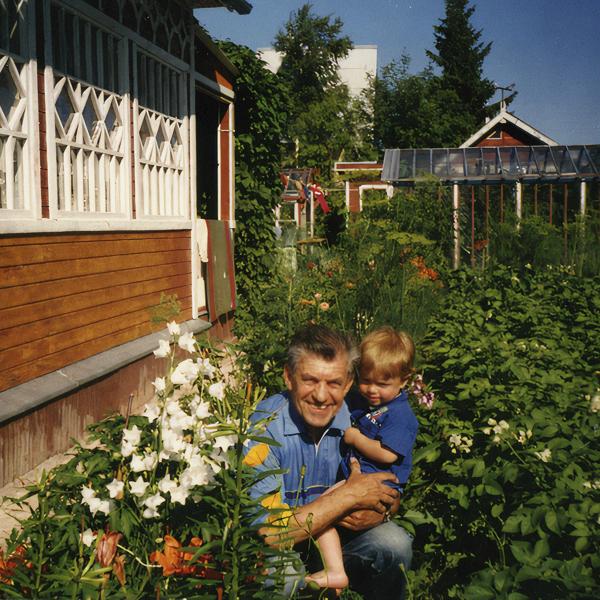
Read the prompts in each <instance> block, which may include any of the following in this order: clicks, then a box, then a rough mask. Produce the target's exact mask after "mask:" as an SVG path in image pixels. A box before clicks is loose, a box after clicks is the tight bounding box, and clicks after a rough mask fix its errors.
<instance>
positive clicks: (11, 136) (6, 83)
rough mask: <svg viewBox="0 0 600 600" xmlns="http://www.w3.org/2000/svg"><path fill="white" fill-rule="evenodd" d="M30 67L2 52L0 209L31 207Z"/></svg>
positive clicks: (0, 71) (0, 65)
mask: <svg viewBox="0 0 600 600" xmlns="http://www.w3.org/2000/svg"><path fill="white" fill-rule="evenodd" d="M27 103H28V93H27V66H26V65H25V63H23V62H16V60H14V59H13V58H11V57H9V56H3V55H2V54H1V53H0V209H9V210H15V209H16V210H27V209H28V208H29V206H30V196H31V194H30V187H31V186H30V177H29V176H28V175H27V174H28V173H30V172H31V166H30V160H29V149H28V144H29V136H28V130H27Z"/></svg>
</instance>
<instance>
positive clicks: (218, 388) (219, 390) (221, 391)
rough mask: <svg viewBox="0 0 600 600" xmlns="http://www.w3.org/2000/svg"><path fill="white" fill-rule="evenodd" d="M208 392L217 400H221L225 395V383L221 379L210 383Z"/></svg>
mask: <svg viewBox="0 0 600 600" xmlns="http://www.w3.org/2000/svg"><path fill="white" fill-rule="evenodd" d="M208 393H209V394H210V395H211V396H212V397H213V398H216V399H217V400H223V398H224V397H225V384H224V383H223V382H222V381H218V382H217V383H211V384H210V385H209V386H208Z"/></svg>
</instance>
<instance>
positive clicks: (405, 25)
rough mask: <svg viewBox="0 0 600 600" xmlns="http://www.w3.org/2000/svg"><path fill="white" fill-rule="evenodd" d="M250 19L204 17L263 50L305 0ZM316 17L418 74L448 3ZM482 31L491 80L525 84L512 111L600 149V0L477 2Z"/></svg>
mask: <svg viewBox="0 0 600 600" xmlns="http://www.w3.org/2000/svg"><path fill="white" fill-rule="evenodd" d="M249 2H250V3H251V4H252V5H253V10H252V12H251V13H250V14H249V15H238V14H236V13H230V12H229V11H227V10H226V9H203V10H196V11H195V14H196V17H197V18H198V20H199V21H200V22H201V23H202V24H203V25H204V26H206V28H207V29H208V31H209V32H210V33H211V35H212V36H213V37H215V38H217V39H226V38H229V39H231V40H232V41H234V42H236V43H238V44H245V45H247V46H249V47H250V48H252V49H254V50H256V49H257V48H261V47H267V46H271V45H272V42H273V39H274V37H275V34H276V33H277V31H278V30H279V29H280V28H281V27H282V26H283V24H284V23H285V22H286V21H287V19H288V17H289V15H290V13H291V12H292V11H295V10H297V9H298V8H299V7H300V6H302V4H304V2H303V0H249ZM312 4H313V11H314V12H316V13H317V14H320V15H329V14H332V15H335V16H339V17H340V18H341V19H342V21H343V22H344V33H345V34H346V35H348V36H350V38H351V39H352V41H353V42H354V44H375V45H377V47H378V64H379V67H381V66H383V65H385V64H387V63H389V62H390V61H392V60H393V59H396V58H399V57H400V55H401V54H402V52H404V51H406V52H407V53H408V54H409V55H410V56H411V58H412V62H411V71H413V72H416V71H418V70H420V69H422V68H423V67H424V66H425V65H426V64H427V58H426V55H425V50H427V49H433V48H434V46H433V43H434V37H433V26H434V25H435V24H437V23H438V22H439V19H441V18H443V16H444V1H443V0H314V1H313V2H312ZM471 5H474V6H475V14H474V15H473V17H472V23H473V24H474V26H475V27H476V28H477V29H481V30H483V31H482V38H481V39H482V41H484V42H490V41H491V42H492V50H491V52H490V54H489V55H488V57H487V59H486V60H485V63H484V72H485V75H486V76H487V77H489V78H490V79H492V80H493V81H495V82H497V83H499V84H500V85H507V84H510V83H515V84H516V89H517V91H518V92H519V94H518V96H517V98H516V100H515V101H514V102H513V103H512V104H511V106H510V110H511V112H513V113H514V114H515V115H516V116H517V117H519V118H521V119H523V120H524V121H526V122H527V123H529V124H530V125H532V126H533V127H536V128H537V129H539V130H540V131H542V132H543V133H545V134H546V135H548V136H550V137H551V138H553V139H555V140H556V141H557V142H559V143H561V144H600V0H471Z"/></svg>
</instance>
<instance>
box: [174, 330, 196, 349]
mask: <svg viewBox="0 0 600 600" xmlns="http://www.w3.org/2000/svg"><path fill="white" fill-rule="evenodd" d="M177 343H178V344H179V347H180V348H182V349H183V350H185V351H186V352H190V353H192V352H195V350H196V340H195V339H194V334H193V333H191V332H190V331H188V332H187V333H184V334H183V335H182V336H181V337H180V338H179V339H178V340H177Z"/></svg>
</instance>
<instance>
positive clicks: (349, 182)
mask: <svg viewBox="0 0 600 600" xmlns="http://www.w3.org/2000/svg"><path fill="white" fill-rule="evenodd" d="M382 168H383V164H381V163H380V162H377V161H367V160H363V161H356V162H349V161H337V162H336V163H334V165H333V172H334V176H337V177H338V178H339V179H341V180H342V181H343V183H344V194H345V198H346V209H347V210H348V212H350V213H358V212H360V211H361V210H362V195H363V193H364V192H365V191H367V190H376V189H380V190H386V191H389V192H390V193H391V192H392V191H393V188H392V186H390V185H388V184H385V183H383V182H382V181H381V170H382Z"/></svg>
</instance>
